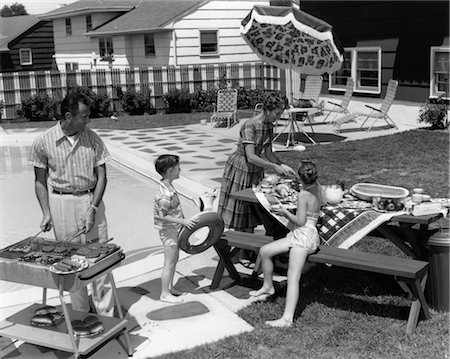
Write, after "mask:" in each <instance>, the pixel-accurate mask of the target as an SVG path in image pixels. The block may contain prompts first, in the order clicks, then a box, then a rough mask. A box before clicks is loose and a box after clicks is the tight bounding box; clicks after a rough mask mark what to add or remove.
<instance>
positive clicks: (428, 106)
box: [419, 96, 449, 129]
mask: <svg viewBox="0 0 450 359" xmlns="http://www.w3.org/2000/svg"><path fill="white" fill-rule="evenodd" d="M419 122H426V123H429V124H430V125H431V128H432V129H444V128H447V127H448V125H449V123H448V117H447V102H446V100H444V98H443V97H442V96H441V97H438V98H431V99H428V100H426V101H425V103H424V104H423V105H422V107H421V108H420V111H419Z"/></svg>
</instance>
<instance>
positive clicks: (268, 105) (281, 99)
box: [263, 91, 289, 112]
mask: <svg viewBox="0 0 450 359" xmlns="http://www.w3.org/2000/svg"><path fill="white" fill-rule="evenodd" d="M288 105H289V102H288V99H287V97H286V96H285V95H283V94H282V93H281V92H279V91H274V92H270V93H269V94H268V95H267V96H266V97H265V98H264V101H263V109H264V111H267V112H270V111H273V110H275V109H276V108H282V109H286V108H289V106H288Z"/></svg>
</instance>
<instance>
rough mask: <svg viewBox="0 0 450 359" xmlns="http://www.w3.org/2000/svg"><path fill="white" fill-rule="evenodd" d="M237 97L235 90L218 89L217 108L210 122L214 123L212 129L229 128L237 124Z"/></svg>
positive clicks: (215, 107)
mask: <svg viewBox="0 0 450 359" xmlns="http://www.w3.org/2000/svg"><path fill="white" fill-rule="evenodd" d="M237 95H238V92H237V90H236V89H220V90H219V91H218V92H217V106H214V112H213V114H212V115H211V119H210V121H211V122H213V121H215V122H216V124H215V125H214V127H230V126H231V125H234V124H236V123H237Z"/></svg>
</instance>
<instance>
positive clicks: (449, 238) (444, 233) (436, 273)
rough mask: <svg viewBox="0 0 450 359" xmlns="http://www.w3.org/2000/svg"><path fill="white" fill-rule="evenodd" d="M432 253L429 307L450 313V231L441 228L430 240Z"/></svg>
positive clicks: (429, 278)
mask: <svg viewBox="0 0 450 359" xmlns="http://www.w3.org/2000/svg"><path fill="white" fill-rule="evenodd" d="M428 247H429V251H430V272H429V277H428V283H429V292H428V294H429V303H428V304H429V305H430V307H431V308H433V309H436V310H438V311H444V312H449V311H450V308H449V307H450V296H449V284H450V269H449V267H450V266H449V261H450V231H449V228H441V230H440V231H439V232H436V233H435V234H433V235H432V236H431V237H430V239H429V240H428Z"/></svg>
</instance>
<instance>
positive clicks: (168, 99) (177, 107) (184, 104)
mask: <svg viewBox="0 0 450 359" xmlns="http://www.w3.org/2000/svg"><path fill="white" fill-rule="evenodd" d="M191 99H192V95H191V94H190V92H189V90H187V89H181V90H179V89H177V88H174V89H170V90H169V92H168V93H166V94H165V95H164V103H165V104H166V113H190V112H191V111H192V108H191Z"/></svg>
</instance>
